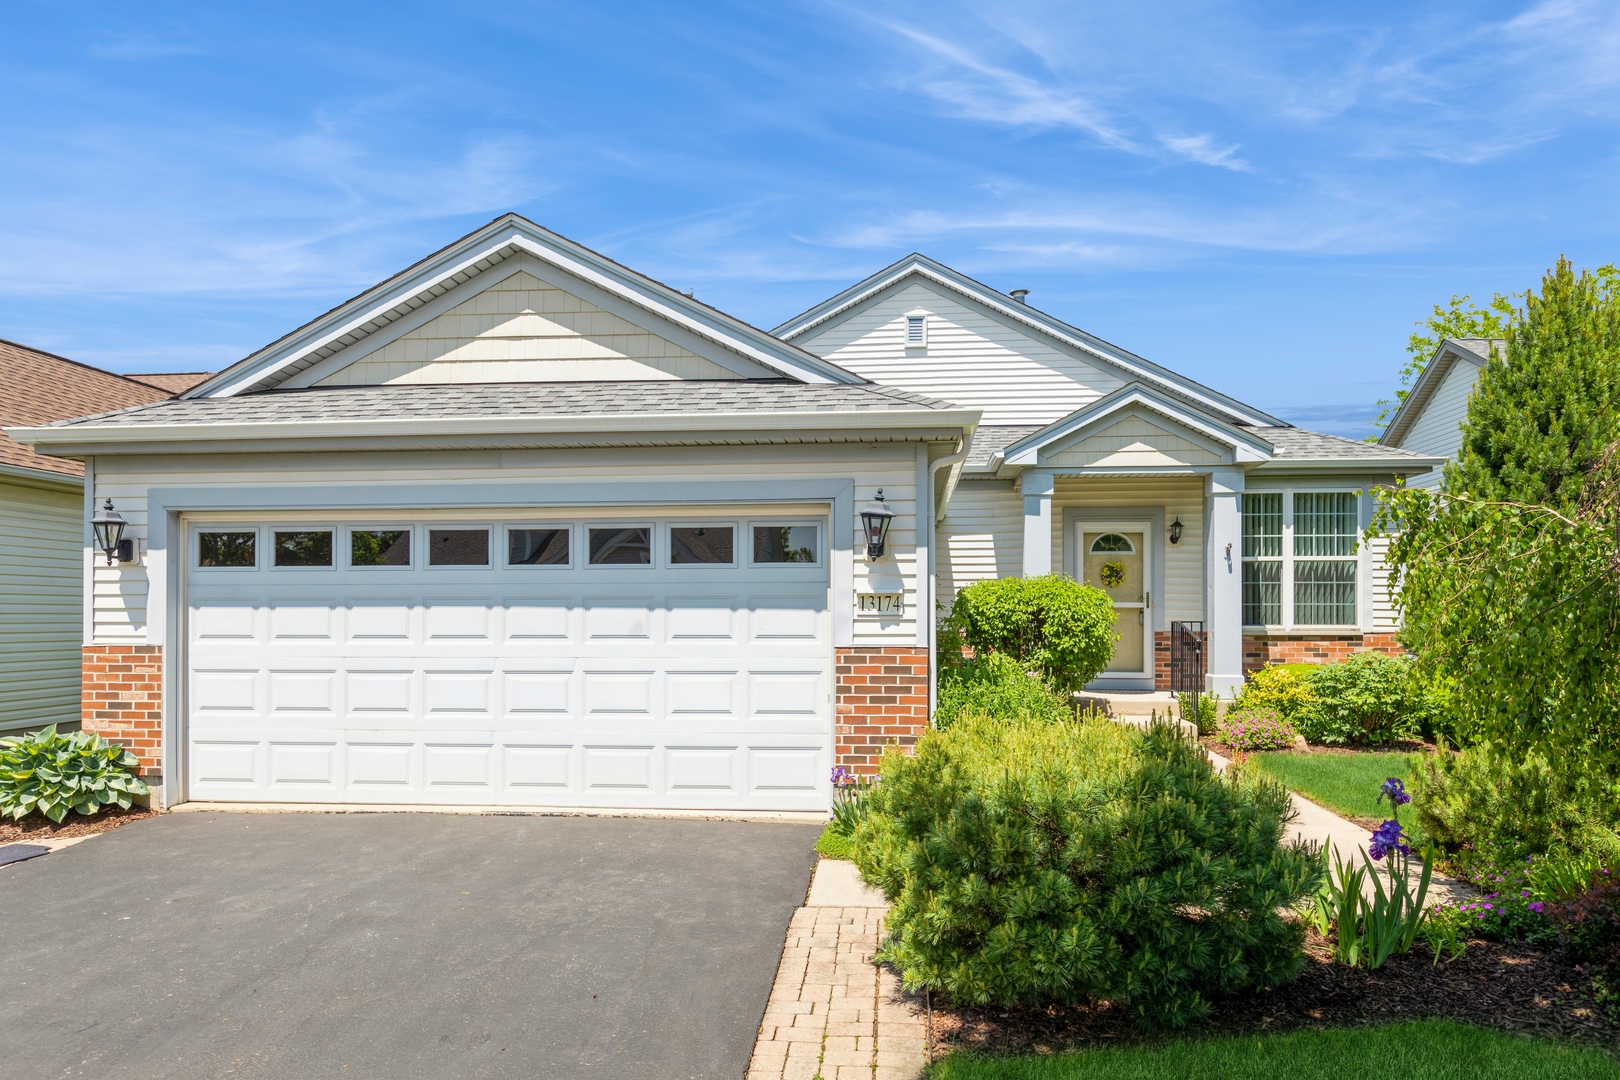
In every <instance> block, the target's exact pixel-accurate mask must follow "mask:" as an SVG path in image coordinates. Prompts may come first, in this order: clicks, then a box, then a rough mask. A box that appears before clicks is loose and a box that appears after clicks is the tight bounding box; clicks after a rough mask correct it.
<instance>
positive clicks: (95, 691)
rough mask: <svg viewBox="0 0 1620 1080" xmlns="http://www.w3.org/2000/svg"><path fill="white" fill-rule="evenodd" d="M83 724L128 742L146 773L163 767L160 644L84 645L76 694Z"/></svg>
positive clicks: (161, 661) (105, 734) (127, 745)
mask: <svg viewBox="0 0 1620 1080" xmlns="http://www.w3.org/2000/svg"><path fill="white" fill-rule="evenodd" d="M80 701H81V705H80V709H81V713H80V715H81V718H82V720H83V724H84V730H86V731H90V732H94V733H95V734H97V735H100V736H102V737H103V738H106V739H109V740H111V741H112V742H116V743H120V744H122V745H123V746H126V747H128V748H129V749H130V750H131V751H132V752H133V753H134V754H135V756H136V757H138V758H140V759H141V766H142V769H141V771H142V772H143V773H144V774H145V775H146V776H149V777H153V776H161V775H162V773H163V649H162V647H161V646H158V645H86V646H85V647H84V675H83V684H82V694H81V697H80Z"/></svg>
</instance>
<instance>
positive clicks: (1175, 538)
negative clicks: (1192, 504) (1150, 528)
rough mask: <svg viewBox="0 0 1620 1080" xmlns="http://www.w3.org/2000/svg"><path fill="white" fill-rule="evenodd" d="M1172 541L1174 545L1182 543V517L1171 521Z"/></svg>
mask: <svg viewBox="0 0 1620 1080" xmlns="http://www.w3.org/2000/svg"><path fill="white" fill-rule="evenodd" d="M1170 543H1171V545H1172V546H1174V545H1176V544H1179V543H1181V518H1180V517H1177V518H1176V520H1174V521H1172V522H1171V523H1170Z"/></svg>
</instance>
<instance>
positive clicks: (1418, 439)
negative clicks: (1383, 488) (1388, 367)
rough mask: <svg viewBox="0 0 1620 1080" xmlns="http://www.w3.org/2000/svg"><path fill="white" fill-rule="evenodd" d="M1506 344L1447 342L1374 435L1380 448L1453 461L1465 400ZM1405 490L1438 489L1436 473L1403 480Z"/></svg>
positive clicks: (1464, 340) (1494, 341)
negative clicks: (1382, 428) (1378, 433)
mask: <svg viewBox="0 0 1620 1080" xmlns="http://www.w3.org/2000/svg"><path fill="white" fill-rule="evenodd" d="M1506 346H1507V343H1506V342H1505V341H1502V340H1500V339H1493V338H1446V339H1445V340H1444V341H1442V342H1441V343H1440V345H1439V347H1438V348H1436V349H1435V350H1434V355H1433V356H1432V357H1430V359H1429V362H1428V363H1427V364H1426V365H1424V368H1423V371H1422V373H1421V374H1420V375H1418V378H1417V382H1415V383H1413V384H1412V389H1411V390H1410V391H1409V392H1408V393H1407V395H1406V398H1405V399H1404V400H1403V401H1402V402H1401V407H1400V408H1399V409H1396V410H1395V415H1394V416H1392V417H1390V420H1389V426H1388V427H1386V428H1385V429H1384V433H1383V435H1381V436H1379V439H1378V441H1379V443H1380V444H1381V445H1383V446H1393V447H1399V448H1401V449H1404V450H1412V451H1414V452H1416V453H1419V454H1427V455H1429V456H1431V457H1438V458H1443V459H1445V460H1446V461H1454V460H1455V459H1456V457H1457V451H1458V450H1460V449H1461V448H1462V424H1463V420H1464V419H1465V418H1466V417H1467V415H1468V395H1469V393H1470V392H1471V391H1472V390H1473V389H1474V383H1475V381H1476V380H1477V379H1478V378H1479V372H1480V369H1481V368H1483V367H1484V366H1485V363H1486V361H1488V360H1489V359H1490V358H1491V354H1492V353H1493V352H1496V353H1500V352H1501V350H1503V349H1504V348H1506ZM1406 483H1407V484H1408V486H1410V487H1426V488H1436V487H1439V486H1440V468H1434V469H1430V470H1429V471H1428V472H1424V473H1419V474H1418V475H1416V476H1412V477H1408V478H1407V481H1406Z"/></svg>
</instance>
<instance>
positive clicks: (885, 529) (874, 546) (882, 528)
mask: <svg viewBox="0 0 1620 1080" xmlns="http://www.w3.org/2000/svg"><path fill="white" fill-rule="evenodd" d="M893 520H894V511H893V510H890V509H889V505H888V504H887V503H885V502H884V501H883V489H882V488H878V493H877V498H876V499H875V500H874V501H872V502H869V503H867V504H866V505H865V506H863V507H861V529H862V531H864V532H865V533H866V557H867V558H868V559H881V558H882V557H883V544H884V542H885V541H886V540H888V538H889V522H891V521H893Z"/></svg>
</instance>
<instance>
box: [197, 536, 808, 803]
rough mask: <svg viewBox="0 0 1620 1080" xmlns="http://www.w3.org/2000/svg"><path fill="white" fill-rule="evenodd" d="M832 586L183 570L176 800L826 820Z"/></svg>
mask: <svg viewBox="0 0 1620 1080" xmlns="http://www.w3.org/2000/svg"><path fill="white" fill-rule="evenodd" d="M339 527H341V526H339ZM340 550H341V545H340ZM493 550H494V551H496V552H497V553H499V552H501V551H503V550H504V544H502V543H499V542H497V543H496V544H495V545H494V547H493ZM662 550H663V549H662V548H661V547H659V545H655V551H658V552H661V551H662ZM655 558H662V555H661V554H660V555H655ZM340 561H341V560H340ZM825 573H826V571H825V568H820V567H798V566H795V567H787V568H773V569H771V570H767V571H756V570H754V569H752V568H748V567H743V568H740V569H733V570H708V569H702V568H699V569H694V568H692V567H689V566H687V567H662V566H659V565H626V566H613V567H599V566H598V567H592V566H578V565H575V566H572V567H561V568H555V567H547V568H532V567H524V568H510V569H508V568H506V567H502V566H496V567H493V568H480V569H460V568H436V567H428V566H425V565H413V566H410V567H405V568H399V569H389V570H386V571H383V570H378V569H376V568H363V569H351V568H348V567H346V566H338V567H335V568H332V569H330V570H323V571H320V572H318V573H317V572H312V571H309V572H298V573H288V572H286V571H285V570H277V569H273V568H260V569H258V570H252V571H237V570H229V571H225V572H219V571H208V572H202V573H195V572H194V573H193V574H192V575H191V576H190V577H189V578H188V580H187V592H188V603H189V618H190V621H189V623H188V630H187V634H188V664H189V668H190V671H189V675H188V680H187V683H186V691H187V699H188V700H187V708H188V716H189V723H190V727H191V730H190V759H189V761H188V769H187V775H188V782H189V785H190V795H191V797H193V798H215V799H235V800H255V799H265V800H282V801H291V802H297V801H304V802H332V801H355V802H366V803H417V802H420V803H462V804H491V803H501V804H510V805H514V806H521V805H558V806H567V805H579V806H647V807H658V806H678V807H692V808H716V809H718V808H746V807H756V808H762V809H816V808H824V807H825V805H826V799H827V784H826V773H827V771H828V769H829V768H830V765H829V763H830V760H831V734H832V719H831V717H832V706H831V694H830V691H831V685H832V675H831V669H832V647H831V618H830V615H829V612H828V610H827V589H826V578H825Z"/></svg>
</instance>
